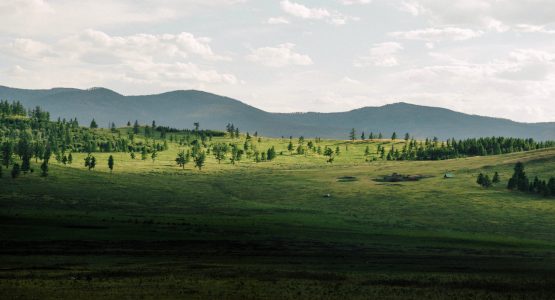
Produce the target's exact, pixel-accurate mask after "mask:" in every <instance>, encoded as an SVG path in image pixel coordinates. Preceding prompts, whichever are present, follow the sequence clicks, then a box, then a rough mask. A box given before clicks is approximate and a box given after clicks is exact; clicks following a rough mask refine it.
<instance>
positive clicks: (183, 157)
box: [175, 151, 190, 169]
mask: <svg viewBox="0 0 555 300" xmlns="http://www.w3.org/2000/svg"><path fill="white" fill-rule="evenodd" d="M189 157H190V156H189V152H188V151H187V154H185V151H181V152H179V153H177V157H176V158H175V162H176V163H177V164H178V165H179V166H180V167H181V168H183V169H185V165H186V164H187V163H188V162H189Z"/></svg>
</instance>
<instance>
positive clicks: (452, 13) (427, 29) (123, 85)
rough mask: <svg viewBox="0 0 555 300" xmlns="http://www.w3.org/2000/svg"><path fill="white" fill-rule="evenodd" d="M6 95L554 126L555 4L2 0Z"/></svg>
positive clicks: (0, 75)
mask: <svg viewBox="0 0 555 300" xmlns="http://www.w3.org/2000/svg"><path fill="white" fill-rule="evenodd" d="M0 85H7V86H13V87H20V88H51V87H60V86H63V87H77V88H89V87H94V86H103V87H107V88H110V89H113V90H115V91H117V92H120V93H122V94H127V95H131V94H132V95H136V94H147V93H159V92H164V91H168V90H175V89H201V90H206V91H209V92H214V93H218V94H222V95H226V96H230V97H233V98H237V99H239V100H242V101H243V102H246V103H248V104H251V105H254V106H257V107H259V108H262V109H265V110H268V111H281V112H291V111H323V112H328V111H345V110H349V109H353V108H358V107H361V106H377V105H383V104H387V103H393V102H399V101H404V102H409V103H416V104H423V105H432V106H442V107H446V108H450V109H454V110H458V111H463V112H467V113H474V114H481V115H490V116H496V117H504V118H510V119H513V120H517V121H525V122H542V121H555V5H554V4H553V0H527V1H521V0H451V1H449V5H447V4H446V1H444V0H328V1H314V0H120V1H112V0H94V1H77V0H2V1H0Z"/></svg>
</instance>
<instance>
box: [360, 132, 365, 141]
mask: <svg viewBox="0 0 555 300" xmlns="http://www.w3.org/2000/svg"><path fill="white" fill-rule="evenodd" d="M360 139H361V140H363V141H364V140H366V136H365V135H364V131H363V132H362V134H361V135H360Z"/></svg>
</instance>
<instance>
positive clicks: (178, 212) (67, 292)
mask: <svg viewBox="0 0 555 300" xmlns="http://www.w3.org/2000/svg"><path fill="white" fill-rule="evenodd" d="M219 140H222V141H229V140H225V139H214V140H213V142H216V141H219ZM295 142H296V141H294V143H295ZM288 143H289V139H269V138H262V141H261V143H255V144H256V145H257V147H258V148H259V149H260V150H266V149H267V148H269V147H270V146H272V145H273V146H276V150H277V152H278V153H280V152H283V154H282V155H278V156H277V158H276V159H275V160H274V161H272V162H262V163H255V162H252V161H246V159H245V160H243V161H241V162H239V163H238V164H236V165H232V164H231V163H230V162H229V160H227V161H223V162H222V163H221V164H218V163H217V161H216V160H215V159H214V158H213V157H212V156H208V161H207V163H206V166H205V167H204V168H203V169H202V171H199V170H197V169H194V168H193V164H192V163H189V164H188V165H187V166H186V167H185V170H182V169H181V168H180V167H178V166H177V165H176V164H175V161H174V160H175V157H176V153H177V152H178V151H179V150H180V149H179V146H178V145H177V144H174V143H171V144H170V149H169V150H168V151H164V152H160V153H159V157H158V159H157V160H156V161H154V162H153V161H152V160H150V159H148V160H145V161H141V160H140V159H135V160H131V159H130V157H129V154H126V153H115V154H113V155H114V158H115V161H116V163H115V168H114V172H113V174H110V172H109V169H108V165H107V159H108V156H109V154H108V153H97V154H95V156H96V157H97V160H98V166H97V168H96V169H95V170H93V171H88V170H86V169H85V167H84V166H83V159H84V157H85V155H84V154H74V155H73V157H74V162H73V164H72V165H71V166H64V165H61V164H56V163H52V164H51V165H50V175H49V176H48V177H47V178H42V177H40V176H39V174H38V173H39V172H38V171H35V172H34V173H32V174H27V175H24V176H21V177H20V178H17V179H15V180H13V179H12V178H9V172H8V170H6V169H5V170H4V172H3V173H4V176H3V178H1V179H0V191H1V192H0V207H1V212H0V213H1V215H0V217H1V221H0V239H1V244H2V246H1V247H0V260H1V264H0V267H1V269H0V298H2V299H12V298H14V299H29V298H33V299H60V298H71V299H93V298H104V299H141V298H156V299H171V298H185V299H190V298H212V299H261V298H263V299H345V298H352V299H369V298H370V299H421V298H428V299H477V298H485V299H508V298H510V299H550V298H551V299H552V298H554V297H555V199H552V198H551V199H550V198H541V197H539V196H536V195H530V194H521V193H514V192H509V191H508V190H507V189H506V182H507V180H508V179H509V177H510V176H511V174H512V168H513V166H514V164H515V163H516V162H517V161H522V162H524V163H525V166H526V171H527V173H528V174H529V176H535V175H538V176H540V177H542V178H548V177H549V176H554V175H555V149H545V150H537V151H531V152H522V153H514V154H507V155H500V156H487V157H472V158H465V159H457V160H447V161H433V162H429V161H428V162H426V161H391V162H390V161H383V160H377V161H372V162H365V158H364V149H365V148H366V146H370V148H371V152H372V153H375V152H376V148H377V145H378V144H384V146H385V147H386V149H389V148H388V147H391V145H390V143H391V141H385V140H384V141H372V142H356V143H351V142H347V141H329V140H325V141H321V142H320V143H319V144H317V145H320V146H321V147H322V148H323V147H324V146H326V145H327V146H330V147H333V148H334V149H335V147H336V146H339V147H340V149H341V154H340V155H339V156H338V157H337V158H336V159H335V161H334V163H333V164H327V163H326V162H325V161H326V159H325V158H324V157H323V156H320V155H316V154H309V155H306V156H304V155H291V154H290V153H289V152H288V151H287V150H286V148H287V144H288ZM396 143H400V144H402V143H403V141H398V142H396ZM373 155H374V156H375V154H373ZM139 156H140V155H139ZM34 168H35V169H36V170H38V164H34ZM495 171H498V172H499V173H500V175H501V179H502V182H501V184H498V185H497V186H495V187H493V188H490V189H484V188H481V187H479V186H478V185H477V184H476V183H475V179H476V175H477V174H478V173H480V172H485V173H488V174H490V176H491V175H492V174H493V173H494V172H495ZM394 172H397V173H401V174H407V175H416V174H418V175H425V176H429V178H425V179H423V180H421V181H417V182H399V183H387V182H379V181H376V179H378V178H380V177H382V176H384V175H389V174H391V173H394ZM446 172H451V173H453V174H454V175H455V177H454V178H452V179H443V174H445V173H446ZM342 177H349V180H341V178H342ZM351 177H353V178H351ZM326 194H330V197H324V195H326Z"/></svg>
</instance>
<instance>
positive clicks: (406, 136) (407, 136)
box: [405, 132, 410, 142]
mask: <svg viewBox="0 0 555 300" xmlns="http://www.w3.org/2000/svg"><path fill="white" fill-rule="evenodd" d="M409 140H410V134H409V133H408V132H407V133H405V142H408V141H409Z"/></svg>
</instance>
